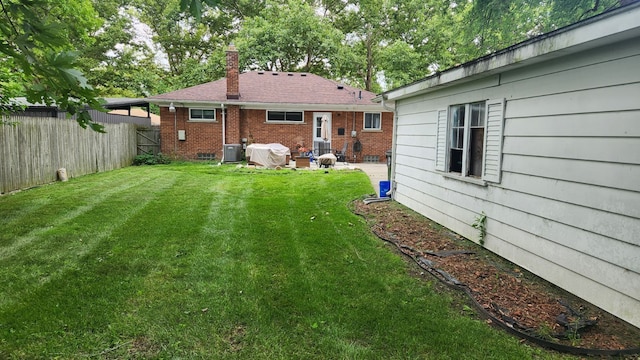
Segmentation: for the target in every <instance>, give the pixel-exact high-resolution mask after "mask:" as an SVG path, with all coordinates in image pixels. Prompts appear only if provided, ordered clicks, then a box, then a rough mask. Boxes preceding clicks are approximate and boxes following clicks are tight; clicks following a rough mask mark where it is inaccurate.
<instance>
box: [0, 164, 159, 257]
mask: <svg viewBox="0 0 640 360" xmlns="http://www.w3.org/2000/svg"><path fill="white" fill-rule="evenodd" d="M141 175H142V174H141ZM157 176H158V175H156V177H157ZM111 179H112V178H111V177H106V178H105V179H101V181H100V182H98V184H93V185H97V186H91V184H92V183H90V182H88V181H89V180H88V179H82V180H80V179H78V180H77V181H74V182H73V184H72V185H74V186H73V187H74V190H73V192H72V193H71V195H68V193H67V192H64V193H58V192H56V191H55V190H53V189H57V188H55V187H53V186H51V187H44V188H38V189H33V190H30V191H28V192H29V194H28V195H29V196H27V198H29V197H31V196H38V195H39V196H41V197H40V198H35V199H33V203H34V204H37V205H32V206H28V207H27V208H29V209H31V211H22V212H21V215H20V217H16V216H13V221H12V222H7V223H5V224H4V225H3V229H4V231H3V232H2V235H1V236H0V245H1V246H2V247H0V260H2V259H4V258H7V257H11V256H14V255H15V254H16V253H17V252H18V251H19V250H20V249H21V248H22V247H24V246H27V245H29V244H31V243H32V242H34V241H39V240H41V239H43V238H45V237H46V236H47V233H48V232H50V231H54V232H55V231H56V229H59V228H61V227H63V225H65V224H66V223H71V222H73V223H76V224H79V222H77V221H76V218H78V217H80V216H81V215H82V214H84V213H86V212H88V211H91V210H92V209H93V208H94V207H96V206H97V205H98V204H100V203H101V202H103V201H105V200H107V199H109V198H110V197H111V196H112V195H113V194H117V193H120V192H122V191H126V190H129V189H132V188H133V189H134V190H135V189H138V188H139V187H141V186H144V185H143V184H144V183H146V182H148V181H153V180H154V179H153V177H150V178H147V177H145V176H140V177H138V178H127V177H116V178H115V179H117V181H112V180H111ZM67 191H68V190H67ZM135 193H136V194H138V193H140V191H139V190H135ZM43 198H44V199H47V200H46V201H42V200H41V199H43ZM10 200H13V199H10ZM25 200H26V199H25ZM35 210H38V214H37V215H34V214H33V211H35ZM109 210H110V211H111V210H112V209H111V208H110V209H109ZM109 215H110V214H109V213H105V214H104V216H105V217H108V216H109ZM80 225H81V224H80ZM29 229H30V230H29Z"/></svg>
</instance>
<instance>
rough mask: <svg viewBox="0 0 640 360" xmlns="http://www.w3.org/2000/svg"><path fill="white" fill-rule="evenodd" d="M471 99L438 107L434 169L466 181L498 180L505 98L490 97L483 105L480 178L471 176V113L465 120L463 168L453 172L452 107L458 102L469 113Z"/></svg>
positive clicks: (496, 181) (500, 163)
mask: <svg viewBox="0 0 640 360" xmlns="http://www.w3.org/2000/svg"><path fill="white" fill-rule="evenodd" d="M479 102H481V101H477V102H470V103H463V104H456V105H451V106H449V107H448V108H446V109H439V110H438V111H437V116H436V149H435V170H436V171H438V172H440V173H442V175H443V176H446V177H451V178H458V179H461V180H465V181H470V182H475V183H478V184H481V185H484V182H485V181H487V182H494V183H499V182H500V177H501V170H502V145H503V127H504V99H497V100H487V101H485V107H484V139H483V149H482V173H481V176H480V178H478V177H475V176H469V175H468V173H469V162H470V161H469V151H470V148H469V147H470V146H471V144H470V136H471V131H470V130H471V116H470V115H468V116H467V119H466V120H465V123H464V138H463V141H464V145H463V154H462V157H463V160H462V169H461V170H462V171H461V172H460V173H456V172H451V171H450V170H449V169H450V161H451V148H450V145H451V137H452V132H453V130H452V127H451V123H452V121H451V116H452V115H451V113H452V112H451V109H452V108H453V107H456V106H462V105H464V106H465V114H470V112H469V108H470V105H471V104H474V103H479Z"/></svg>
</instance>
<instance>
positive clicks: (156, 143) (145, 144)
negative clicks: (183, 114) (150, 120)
mask: <svg viewBox="0 0 640 360" xmlns="http://www.w3.org/2000/svg"><path fill="white" fill-rule="evenodd" d="M137 133H138V155H145V154H148V155H158V153H159V152H160V126H152V127H145V128H138V130H137Z"/></svg>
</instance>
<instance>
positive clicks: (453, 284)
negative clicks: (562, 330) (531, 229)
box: [352, 200, 640, 356]
mask: <svg viewBox="0 0 640 360" xmlns="http://www.w3.org/2000/svg"><path fill="white" fill-rule="evenodd" d="M355 201H358V200H355ZM352 211H353V212H354V213H355V214H356V215H359V216H361V217H363V218H364V215H363V214H360V213H358V212H357V211H355V210H354V208H353V207H352ZM370 228H371V232H373V233H374V234H375V235H376V236H377V237H378V238H379V239H381V240H383V241H385V242H388V243H390V244H393V245H394V246H395V247H396V248H397V249H398V251H400V253H402V254H403V255H405V256H407V257H408V258H410V259H411V260H413V262H415V263H416V264H417V265H418V266H419V267H420V268H421V269H423V270H425V271H426V272H428V273H429V274H431V275H432V276H433V277H435V278H436V279H438V280H439V281H440V282H441V283H443V284H445V285H447V286H448V287H450V288H452V289H455V290H459V291H462V292H464V293H465V294H466V295H467V297H468V298H469V299H470V300H471V304H473V306H474V307H475V309H476V310H477V312H478V314H479V315H480V316H481V317H483V318H485V319H488V320H490V323H491V324H492V325H495V326H499V327H500V328H502V329H504V330H506V331H507V332H509V333H510V334H513V335H515V336H517V337H519V338H521V339H524V340H527V341H530V342H532V343H534V344H537V345H539V346H541V347H544V348H547V349H551V350H555V351H559V352H563V353H568V354H572V355H589V356H623V355H635V354H640V348H629V349H617V350H612V349H589V348H582V347H576V346H570V345H564V344H558V343H554V342H551V341H548V340H545V339H543V338H540V337H538V336H534V335H531V334H529V333H527V332H525V331H523V330H520V329H518V326H517V324H514V322H505V321H504V320H503V319H500V318H498V317H496V316H495V315H493V314H492V313H490V312H489V311H487V310H486V309H485V308H484V307H483V306H482V305H481V304H480V303H479V302H478V301H477V300H476V299H475V297H474V296H473V294H472V292H471V289H469V287H468V286H466V285H465V284H464V283H461V282H460V281H458V280H457V279H456V278H455V277H453V276H451V275H450V274H448V273H447V272H446V271H444V270H441V269H437V268H436V267H434V266H433V265H434V264H433V262H432V261H430V260H428V259H426V258H424V257H421V256H415V255H413V254H412V252H413V253H419V252H420V251H417V250H415V249H413V248H411V247H410V246H407V245H403V244H400V243H398V242H397V241H395V240H393V239H389V238H387V237H385V236H384V235H383V234H382V232H381V231H376V230H377V229H375V225H372V226H371V227H370Z"/></svg>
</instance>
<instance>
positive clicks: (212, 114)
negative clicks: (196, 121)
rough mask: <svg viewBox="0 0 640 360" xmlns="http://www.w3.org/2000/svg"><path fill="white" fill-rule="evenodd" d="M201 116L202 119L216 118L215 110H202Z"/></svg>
mask: <svg viewBox="0 0 640 360" xmlns="http://www.w3.org/2000/svg"><path fill="white" fill-rule="evenodd" d="M202 118H203V119H211V120H213V119H215V118H216V111H215V110H203V114H202Z"/></svg>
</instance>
